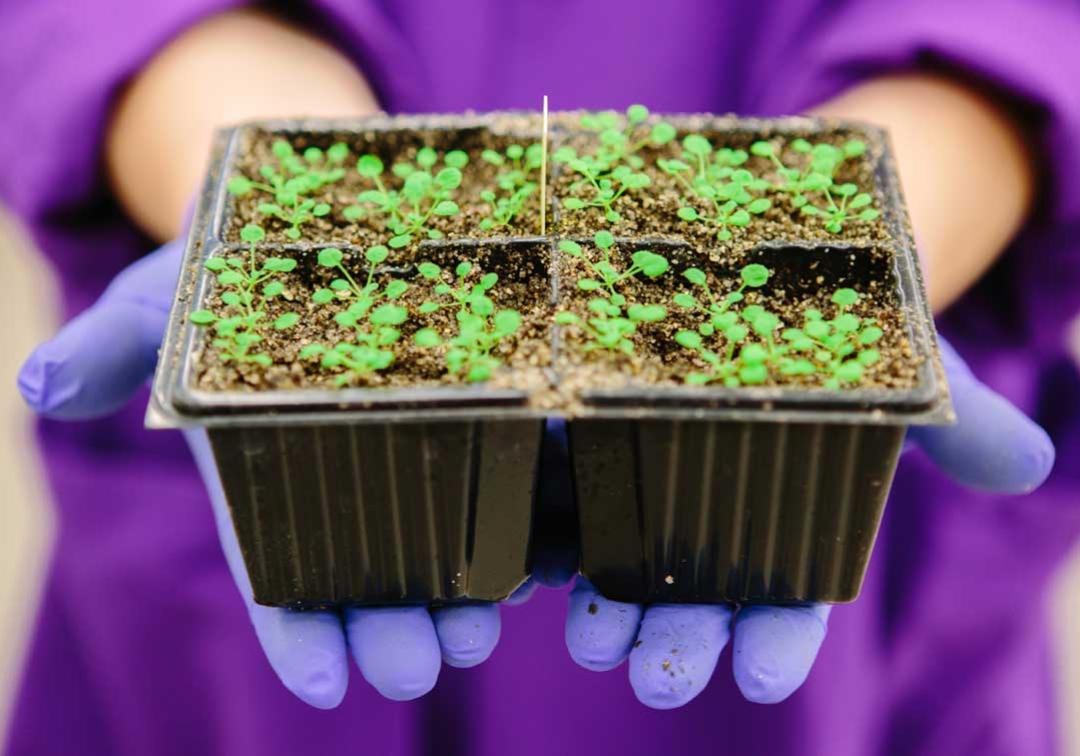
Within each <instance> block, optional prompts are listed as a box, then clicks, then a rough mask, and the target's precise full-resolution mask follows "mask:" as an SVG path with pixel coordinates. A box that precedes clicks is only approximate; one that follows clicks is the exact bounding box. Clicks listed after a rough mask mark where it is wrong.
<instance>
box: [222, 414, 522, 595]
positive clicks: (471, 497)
mask: <svg viewBox="0 0 1080 756" xmlns="http://www.w3.org/2000/svg"><path fill="white" fill-rule="evenodd" d="M541 432H542V421H539V420H526V421H506V422H498V421H476V422H434V423H396V424H385V425H363V426H358V425H326V426H282V427H269V428H266V427H263V428H244V427H231V428H217V429H211V430H210V440H211V444H212V446H213V449H214V456H215V459H216V461H217V464H218V472H219V474H220V477H221V482H222V486H223V488H224V490H225V496H226V499H227V500H228V502H229V507H230V511H231V514H232V519H233V525H234V527H235V528H236V532H237V537H238V539H239V542H240V548H241V552H242V553H243V555H244V561H245V564H246V565H247V569H248V573H249V575H250V576H251V582H252V587H253V589H254V592H255V600H256V601H257V602H259V603H260V604H268V605H275V606H292V607H313V606H323V605H331V604H335V603H372V604H374V603H389V602H394V603H398V602H430V601H436V602H438V601H455V600H486V601H494V600H499V599H503V598H506V596H508V595H509V594H510V593H511V592H513V590H514V589H515V588H516V587H517V586H518V585H520V584H521V583H522V582H523V581H524V580H525V579H526V577H527V575H528V573H527V569H528V552H529V538H530V527H531V519H532V507H533V498H534V492H535V487H536V470H537V462H538V458H539V446H540V438H541Z"/></svg>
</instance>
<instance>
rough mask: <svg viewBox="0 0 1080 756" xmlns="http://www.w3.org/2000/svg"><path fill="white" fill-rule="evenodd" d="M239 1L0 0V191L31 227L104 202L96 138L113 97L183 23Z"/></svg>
mask: <svg viewBox="0 0 1080 756" xmlns="http://www.w3.org/2000/svg"><path fill="white" fill-rule="evenodd" d="M242 4H244V3H243V2H242V0H180V1H176V0H174V1H171V2H145V1H143V0H98V1H97V2H78V3H72V2H68V1H67V0H37V1H36V2H31V3H20V2H8V3H4V4H3V5H2V6H0V29H3V30H4V38H5V43H4V44H3V45H0V71H4V72H5V74H4V75H3V76H0V102H2V103H3V104H4V105H3V107H4V127H3V128H2V129H0V163H2V164H3V165H4V170H3V171H2V172H0V199H2V200H3V201H4V202H5V203H6V204H7V205H8V206H10V207H11V208H12V209H13V210H14V211H15V212H16V213H18V214H19V215H20V216H22V217H23V218H24V220H27V221H28V222H29V223H31V225H32V226H35V227H36V225H37V224H45V223H48V222H55V218H56V215H57V214H65V213H67V212H72V211H77V210H79V209H83V208H85V207H86V206H87V205H88V204H90V203H93V202H97V201H105V200H106V199H107V197H106V194H105V191H106V190H105V184H104V181H103V178H104V174H103V170H102V160H101V145H102V143H103V138H104V134H105V126H106V120H107V118H108V114H109V107H110V105H111V103H112V101H113V99H114V97H115V96H116V95H117V93H118V92H119V91H120V89H121V88H122V87H123V85H124V84H125V83H126V81H127V80H128V79H129V78H130V77H131V76H132V75H133V74H135V73H136V72H137V71H138V70H139V69H140V68H141V67H142V66H143V65H144V64H145V63H146V62H147V61H148V60H149V59H150V58H152V57H153V55H154V54H155V53H156V52H157V51H158V50H160V49H161V48H162V47H163V46H164V45H165V44H167V43H168V42H169V41H170V40H171V39H172V38H173V37H175V36H176V35H177V34H179V33H180V32H181V31H183V30H184V29H185V28H187V27H188V26H190V25H191V24H193V23H195V22H197V21H198V20H200V19H201V18H203V17H205V16H207V15H210V14H213V13H216V12H220V11H223V10H225V9H228V8H230V7H233V6H238V5H242ZM15 71H18V72H20V74H19V75H12V72H15ZM69 222H70V219H69Z"/></svg>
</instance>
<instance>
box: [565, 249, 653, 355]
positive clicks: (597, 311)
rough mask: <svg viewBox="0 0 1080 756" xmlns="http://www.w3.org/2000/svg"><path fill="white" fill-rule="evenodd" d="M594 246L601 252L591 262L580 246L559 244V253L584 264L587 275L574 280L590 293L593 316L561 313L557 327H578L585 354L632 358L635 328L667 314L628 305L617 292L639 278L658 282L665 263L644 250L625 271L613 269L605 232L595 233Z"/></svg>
mask: <svg viewBox="0 0 1080 756" xmlns="http://www.w3.org/2000/svg"><path fill="white" fill-rule="evenodd" d="M593 243H594V245H595V246H596V248H597V249H598V250H599V252H600V259H599V260H597V261H596V262H593V260H592V259H590V257H589V256H588V255H587V254H586V253H585V250H584V249H583V248H582V246H581V245H580V244H578V243H577V242H574V241H570V240H569V239H564V240H562V241H560V242H559V250H560V251H561V252H562V253H563V254H565V255H568V256H570V257H575V258H577V259H579V260H581V261H582V263H584V265H585V267H586V268H587V269H588V271H589V275H587V276H585V277H583V278H579V279H578V280H577V288H578V289H580V290H581V291H585V292H592V293H593V297H592V298H591V299H590V300H589V303H588V308H589V312H590V313H592V315H591V317H589V318H588V319H582V318H580V317H578V316H577V315H576V314H574V313H572V312H568V311H563V312H560V313H558V314H557V315H556V316H555V322H556V323H558V324H559V325H565V326H577V327H579V328H580V329H581V330H582V331H583V332H584V333H585V335H586V336H587V338H588V340H587V342H586V343H585V347H584V349H585V351H586V352H589V351H593V350H597V349H600V350H606V351H619V352H624V353H626V354H633V352H634V343H633V341H632V340H631V336H633V334H634V333H635V332H636V330H637V327H638V324H640V323H652V322H656V321H658V320H663V319H664V318H665V317H667V310H666V309H665V308H664V307H662V306H661V305H655V304H628V303H627V301H626V296H625V295H623V294H622V293H621V292H619V291H618V288H619V286H620V285H621V284H623V283H625V282H626V281H627V280H629V279H631V278H634V277H635V276H638V275H644V276H646V277H648V278H658V277H660V276H662V275H663V274H664V273H666V272H667V270H668V267H669V266H668V261H667V259H666V258H664V257H662V256H661V255H658V254H656V253H655V252H651V251H650V250H647V249H639V250H638V251H636V252H634V253H633V254H632V255H631V256H630V260H631V265H630V267H628V268H626V269H625V270H621V271H620V270H619V269H618V268H616V267H615V265H614V263H613V262H612V259H611V248H612V247H613V246H614V244H615V238H614V237H613V236H612V235H611V234H610V233H609V232H607V231H598V232H597V233H596V234H595V236H594V237H593Z"/></svg>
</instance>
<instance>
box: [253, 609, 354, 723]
mask: <svg viewBox="0 0 1080 756" xmlns="http://www.w3.org/2000/svg"><path fill="white" fill-rule="evenodd" d="M250 615H251V621H252V624H253V625H254V627H255V633H256V635H257V636H258V638H259V642H260V643H261V645H262V647H263V651H264V652H265V653H266V658H267V660H268V661H269V662H270V666H271V668H273V670H274V672H275V673H276V674H277V676H278V679H280V680H281V682H282V684H283V685H284V686H285V687H286V688H287V689H288V690H289V691H290V692H291V693H292V694H293V695H295V696H296V697H297V698H299V699H300V700H301V701H303V702H304V703H306V704H308V705H310V706H314V707H315V708H318V709H333V708H335V707H336V706H337V705H338V704H340V703H341V700H342V699H343V698H344V697H345V691H346V689H347V688H348V685H349V665H348V659H347V656H346V648H345V636H344V633H343V631H342V627H341V618H340V617H339V616H338V615H337V614H336V613H334V612H293V611H290V610H288V609H279V608H276V607H269V606H259V605H258V604H252V605H251V607H250Z"/></svg>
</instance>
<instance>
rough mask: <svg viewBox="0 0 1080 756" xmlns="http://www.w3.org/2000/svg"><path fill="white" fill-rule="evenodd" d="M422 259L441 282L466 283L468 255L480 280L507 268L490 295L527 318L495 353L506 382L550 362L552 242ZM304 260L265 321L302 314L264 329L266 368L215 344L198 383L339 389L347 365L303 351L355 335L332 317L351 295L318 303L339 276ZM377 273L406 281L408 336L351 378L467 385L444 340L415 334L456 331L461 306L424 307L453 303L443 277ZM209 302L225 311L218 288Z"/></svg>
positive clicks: (353, 263)
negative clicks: (450, 364) (316, 297)
mask: <svg viewBox="0 0 1080 756" xmlns="http://www.w3.org/2000/svg"><path fill="white" fill-rule="evenodd" d="M422 258H423V261H428V262H433V263H435V264H436V265H438V266H439V267H441V268H442V269H443V277H442V279H441V280H443V281H445V282H446V283H448V284H452V285H457V283H458V281H457V279H456V278H455V277H454V276H453V274H452V271H453V268H454V267H455V266H456V265H457V264H458V263H459V262H463V261H466V260H467V261H469V262H471V263H472V265H473V270H472V272H470V274H469V275H468V276H467V277H466V278H465V281H467V282H469V283H470V284H474V283H476V282H478V281H479V280H480V278H481V276H483V275H484V274H485V273H496V274H497V275H498V276H499V281H498V283H497V284H496V285H495V287H494V288H492V289H490V290H489V291H488V296H490V297H491V299H492V301H493V302H494V304H495V308H496V309H497V310H500V309H514V310H517V311H518V312H519V313H520V314H521V316H522V324H521V326H520V327H519V328H518V330H517V332H516V333H515V334H514V335H513V336H511V337H508V338H506V339H504V340H503V341H502V342H500V344H499V346H498V347H497V348H496V350H494V351H493V352H492V354H494V355H495V356H496V357H497V358H498V359H499V360H500V361H501V362H503V364H504V365H506V366H507V367H508V368H509V369H508V370H506V371H505V372H506V374H507V376H506V377H505V378H504V385H506V386H507V387H519V388H528V387H529V386H532V385H533V384H534V383H535V381H536V375H535V374H536V373H537V372H538V371H539V370H540V369H542V368H543V367H545V366H547V365H549V364H550V363H551V330H550V322H551V318H552V314H553V310H552V293H551V282H550V278H549V274H548V270H549V268H550V261H549V255H548V248H547V245H546V244H529V243H517V244H487V245H483V246H477V245H471V246H456V245H455V246H447V247H440V248H431V249H425V250H424V254H423V255H422ZM262 259H263V258H262V257H261V256H260V257H258V258H257V263H258V264H261V263H262ZM297 260H298V262H299V264H298V265H297V267H296V269H295V270H294V271H293V272H291V273H288V274H284V275H281V276H280V277H279V280H281V281H282V282H283V283H284V284H285V291H284V293H283V294H282V295H281V296H279V297H276V298H274V299H271V300H270V301H269V306H268V307H267V308H266V318H265V320H264V322H266V323H268V324H269V323H272V322H273V321H274V320H275V319H276V318H277V317H279V316H280V315H282V314H284V313H286V312H297V313H299V314H300V315H301V318H300V322H299V323H298V324H297V325H296V326H294V327H293V328H291V329H288V330H285V331H275V330H274V329H273V328H266V329H264V330H263V332H262V335H263V336H264V337H265V339H266V341H265V342H264V343H263V344H260V345H259V346H258V351H261V352H264V353H266V354H269V355H270V356H271V358H272V359H273V362H274V364H273V365H271V366H270V367H268V368H263V367H261V366H259V365H255V364H252V363H244V364H240V365H237V364H235V363H233V362H229V363H226V362H223V361H222V360H221V358H220V356H219V354H218V352H217V351H216V350H215V349H214V348H213V347H212V346H211V347H209V348H206V349H204V350H203V351H202V352H201V353H200V355H199V357H198V359H199V368H200V369H199V372H198V385H199V387H200V388H203V389H208V390H214V391H226V390H236V389H241V390H244V389H247V390H259V389H281V388H312V387H321V388H334V387H335V386H336V385H337V383H336V379H337V376H338V375H340V374H342V372H343V371H341V370H331V369H324V368H322V367H321V366H320V364H319V360H318V359H307V360H301V359H300V358H299V353H300V350H301V349H303V348H304V347H305V346H307V345H308V344H312V343H318V344H323V345H324V346H326V347H328V348H330V347H333V346H334V345H335V344H337V343H338V342H341V341H348V340H350V337H351V334H352V330H351V329H349V328H345V327H343V326H341V325H339V324H338V323H337V322H336V321H335V320H334V316H335V315H336V314H337V313H339V312H341V311H343V310H344V309H346V308H347V307H348V305H349V303H350V301H351V299H350V298H349V297H342V298H340V299H337V300H334V301H332V302H329V303H327V304H315V303H314V302H313V301H312V295H313V293H314V292H315V291H316V290H318V289H321V288H325V287H327V286H329V284H330V282H331V281H332V280H333V279H334V278H338V277H339V276H340V274H338V275H335V274H334V272H332V271H331V270H330V269H328V268H324V267H321V266H319V265H318V263H317V260H316V255H315V253H313V252H304V253H301V254H300V255H299V256H298V257H297ZM342 264H343V265H344V267H345V268H346V270H348V271H349V273H350V275H352V277H353V278H354V279H355V280H357V281H359V282H361V285H362V283H363V281H364V280H366V277H367V264H366V263H365V262H363V261H362V259H361V258H360V257H359V255H358V254H356V253H353V252H346V256H345V259H344V260H343V262H342ZM374 280H375V281H377V282H379V283H380V284H381V285H382V286H384V287H385V285H386V284H387V283H389V282H390V281H393V280H400V281H405V282H407V283H408V284H409V288H408V290H406V292H405V294H404V295H402V296H401V298H400V299H398V300H397V302H398V303H399V304H401V305H403V306H405V307H407V308H408V310H409V313H410V315H409V318H408V320H406V321H405V322H404V323H402V324H401V325H400V326H399V327H398V329H399V330H400V331H401V339H400V340H399V341H398V342H397V343H396V344H395V345H394V347H393V349H394V352H395V361H394V364H393V365H392V366H391V367H390V368H388V369H387V370H383V371H380V372H378V373H373V374H370V375H369V376H368V377H366V378H364V379H360V380H356V381H354V382H353V384H352V385H359V386H370V387H402V386H417V385H438V384H452V383H460V382H461V379H460V377H459V376H456V375H450V374H448V373H447V371H446V363H445V354H446V350H447V347H446V346H445V345H443V346H439V347H432V348H422V347H418V346H417V345H416V344H415V343H414V341H413V335H414V334H415V333H416V332H417V331H418V330H420V329H421V328H434V329H436V330H437V331H438V332H439V333H440V334H441V335H442V336H443V338H444V340H445V339H449V338H452V337H453V335H454V333H455V332H456V319H455V315H454V310H453V309H443V310H439V311H437V312H435V313H432V314H428V315H425V314H421V313H420V312H419V308H420V305H421V304H422V303H423V302H425V301H428V300H433V301H439V302H446V301H448V300H447V299H446V298H445V297H439V296H437V295H435V294H434V293H433V292H432V288H433V287H434V285H435V284H436V283H438V282H437V281H429V280H428V279H425V278H424V277H422V276H420V275H419V274H418V273H417V271H416V267H415V266H408V267H401V268H397V269H391V268H385V267H384V268H382V269H381V272H376V275H375V279H374ZM208 308H209V309H210V310H212V311H214V312H225V311H227V308H226V307H225V305H224V303H223V302H222V301H221V299H220V297H219V296H218V295H217V294H214V295H213V296H211V298H210V301H209V303H208ZM507 379H509V380H507Z"/></svg>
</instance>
